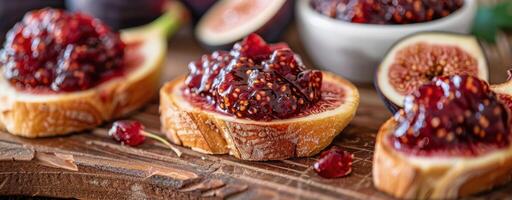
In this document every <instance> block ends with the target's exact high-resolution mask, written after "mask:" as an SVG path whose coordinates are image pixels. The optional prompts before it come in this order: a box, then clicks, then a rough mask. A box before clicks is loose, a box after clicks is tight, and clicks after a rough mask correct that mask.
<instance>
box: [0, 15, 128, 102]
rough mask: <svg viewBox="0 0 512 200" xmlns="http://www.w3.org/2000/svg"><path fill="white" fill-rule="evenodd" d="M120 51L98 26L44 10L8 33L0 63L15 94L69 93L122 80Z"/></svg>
mask: <svg viewBox="0 0 512 200" xmlns="http://www.w3.org/2000/svg"><path fill="white" fill-rule="evenodd" d="M124 50H125V44H124V43H123V42H122V41H121V39H120V37H119V34H118V33H114V32H112V31H111V30H110V29H109V27H107V26H106V25H105V24H103V23H102V22H100V21H99V20H97V19H94V18H93V17H91V16H88V15H85V14H82V13H68V12H65V11H63V10H58V9H49V8H47V9H42V10H37V11H32V12H29V13H27V14H26V15H25V17H24V18H23V20H22V21H21V22H19V23H17V24H16V25H15V26H14V27H13V28H12V29H11V30H10V31H9V33H8V34H7V38H6V42H5V44H4V48H3V50H2V52H1V54H0V63H1V64H2V65H3V75H4V77H5V78H6V79H7V80H9V81H10V83H11V84H12V85H13V86H15V87H16V88H17V89H25V90H38V91H52V92H71V91H78V90H85V89H89V88H91V87H94V86H95V85H97V84H99V83H100V82H102V81H103V80H106V79H110V78H112V77H114V76H118V75H120V74H122V72H123V67H124V61H123V57H124V54H125V52H124Z"/></svg>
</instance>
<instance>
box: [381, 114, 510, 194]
mask: <svg viewBox="0 0 512 200" xmlns="http://www.w3.org/2000/svg"><path fill="white" fill-rule="evenodd" d="M395 126H396V122H395V121H394V120H393V119H390V120H388V121H387V122H386V123H385V124H384V125H382V127H381V129H380V130H379V133H378V135H377V142H376V146H375V154H374V158H373V183H374V184H375V186H376V187H377V188H378V189H379V190H382V191H384V192H386V193H388V194H391V195H393V196H394V197H398V198H403V199H454V198H458V197H463V196H468V195H470V194H474V193H478V192H482V191H485V190H489V189H491V188H492V187H495V186H497V185H501V184H504V183H506V182H508V181H509V180H510V179H511V176H512V146H510V147H507V148H505V149H500V150H496V151H493V152H489V153H486V154H484V155H479V156H476V157H443V158H442V157H418V156H414V155H407V154H405V153H402V152H398V151H396V150H395V149H394V148H393V147H392V146H391V143H390V142H388V141H387V137H388V136H389V135H390V134H392V133H393V130H394V128H395Z"/></svg>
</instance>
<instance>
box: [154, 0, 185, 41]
mask: <svg viewBox="0 0 512 200" xmlns="http://www.w3.org/2000/svg"><path fill="white" fill-rule="evenodd" d="M184 16H185V14H184V7H183V5H181V4H179V3H177V2H175V1H173V2H170V3H168V6H167V7H166V11H165V13H163V14H162V16H160V17H158V18H157V19H156V20H154V21H153V22H151V23H150V24H148V26H149V27H151V28H152V29H154V30H156V31H157V32H159V33H160V34H161V35H162V36H166V37H167V36H171V35H172V34H173V33H174V32H176V31H177V30H178V28H179V27H180V24H181V22H182V21H183V20H184V19H185V18H184Z"/></svg>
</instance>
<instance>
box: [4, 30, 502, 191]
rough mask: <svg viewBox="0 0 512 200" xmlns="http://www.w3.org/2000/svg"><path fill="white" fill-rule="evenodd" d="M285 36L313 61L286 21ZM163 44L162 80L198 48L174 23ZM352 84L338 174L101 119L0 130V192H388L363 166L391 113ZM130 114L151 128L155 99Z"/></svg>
mask: <svg viewBox="0 0 512 200" xmlns="http://www.w3.org/2000/svg"><path fill="white" fill-rule="evenodd" d="M503 37H505V40H506V38H507V37H506V36H501V37H500V39H503ZM285 38H286V41H287V42H289V43H290V44H291V46H292V48H293V49H295V50H297V51H298V52H301V54H302V55H303V58H304V59H305V62H306V63H307V64H308V65H309V66H313V65H312V64H311V63H310V62H309V61H308V60H309V59H307V57H306V56H305V54H304V53H303V51H302V48H301V46H300V44H299V41H298V37H297V34H296V33H295V28H294V27H291V28H290V29H289V31H288V32H287V34H286V37H285ZM507 44H508V43H507ZM501 45H502V46H501V47H496V46H493V45H487V46H485V45H484V47H485V48H486V51H487V52H491V54H492V56H490V59H492V60H491V64H493V66H492V69H493V70H492V71H493V73H492V74H495V75H493V81H495V82H496V81H500V80H504V79H505V78H506V77H504V76H505V75H504V74H505V73H504V69H505V67H504V65H506V64H510V55H512V54H508V55H506V53H503V51H504V50H505V51H506V50H508V51H509V52H510V46H505V47H503V44H501ZM169 47H170V49H169V54H168V59H167V64H166V70H165V74H164V75H163V76H164V77H165V78H164V80H170V79H171V78H172V77H175V76H177V75H179V74H183V73H186V72H187V69H186V66H187V63H188V62H189V61H191V60H195V59H197V58H198V57H199V56H200V55H201V54H202V53H203V51H202V50H201V48H200V47H199V46H198V45H197V43H195V42H194V41H193V38H192V36H191V32H190V29H189V28H188V29H187V28H185V29H184V30H182V31H180V32H179V33H178V34H177V35H176V36H175V37H174V38H173V39H172V40H171V41H170V43H169ZM496 52H498V53H496ZM499 52H501V53H499ZM502 55H503V56H502ZM507 59H508V60H507ZM507 62H508V63H507ZM358 88H359V92H360V94H361V104H360V107H359V109H358V112H357V115H356V117H355V119H354V120H353V121H352V122H351V124H350V125H349V126H348V127H347V128H346V129H345V130H344V131H343V132H342V133H341V134H340V135H339V136H338V137H337V138H336V139H335V141H334V142H333V144H334V145H338V146H341V147H343V148H345V149H346V150H348V151H350V152H352V153H354V155H355V161H354V163H353V172H352V173H351V174H350V175H349V176H348V177H345V178H338V179H324V178H320V177H319V176H318V175H316V174H315V172H314V170H313V169H312V164H313V163H314V162H315V161H316V160H317V157H311V158H300V159H290V160H284V161H272V162H246V161H239V160H237V159H235V158H233V157H230V156H227V155H220V156H218V155H204V154H201V153H197V152H194V151H191V150H189V149H187V148H181V147H180V149H181V150H182V151H183V153H184V154H183V155H182V157H181V158H179V157H177V156H176V155H175V154H174V153H172V151H170V150H168V149H167V148H165V146H163V145H161V144H159V143H157V142H154V141H152V140H148V141H147V142H146V143H145V144H143V145H142V146H139V147H137V148H131V147H127V146H121V145H119V144H117V143H116V142H114V141H113V140H112V139H111V138H109V137H108V136H107V132H106V130H107V129H106V128H105V127H109V124H105V125H104V126H103V128H98V129H95V130H92V131H89V132H85V133H78V134H74V135H71V136H65V137H54V138H44V139H24V138H20V137H16V136H11V135H9V134H7V133H0V194H3V195H28V196H33V195H37V196H51V197H65V198H67V197H72V198H86V199H99V198H115V199H176V198H183V199H197V198H233V199H378V200H384V199H391V198H390V197H389V196H387V195H385V194H383V193H381V192H378V191H377V190H376V189H375V188H374V187H373V184H372V173H371V168H372V156H373V148H374V139H375V133H376V132H377V130H378V128H379V126H380V125H381V123H382V122H384V121H385V120H386V119H387V118H389V117H390V116H391V114H390V113H389V112H388V110H387V109H386V108H385V107H384V106H383V103H382V102H381V100H380V98H379V97H378V96H377V94H376V92H375V91H374V89H373V88H372V87H371V85H358ZM130 118H132V119H137V120H140V121H141V122H142V123H143V124H145V126H146V127H147V128H148V129H149V130H150V131H153V132H158V131H159V128H160V122H159V117H158V104H157V102H153V103H151V104H149V105H147V106H145V107H144V108H142V109H141V110H140V111H138V112H136V113H134V114H133V115H132V116H131V117H130ZM506 198H509V199H510V198H512V184H508V185H505V186H502V187H499V188H497V189H495V190H493V191H491V192H487V193H483V194H479V195H477V196H474V197H471V198H470V199H506Z"/></svg>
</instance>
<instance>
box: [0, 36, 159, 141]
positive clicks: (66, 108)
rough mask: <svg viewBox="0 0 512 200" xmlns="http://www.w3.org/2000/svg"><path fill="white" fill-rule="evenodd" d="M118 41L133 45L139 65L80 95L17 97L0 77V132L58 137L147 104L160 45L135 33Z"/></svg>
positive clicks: (155, 78) (153, 91) (156, 82)
mask: <svg viewBox="0 0 512 200" xmlns="http://www.w3.org/2000/svg"><path fill="white" fill-rule="evenodd" d="M121 37H122V39H123V41H125V42H126V43H127V44H130V43H132V42H133V43H137V51H138V52H137V54H135V55H136V56H141V58H142V60H141V65H140V66H137V67H136V68H135V69H133V71H130V72H129V73H128V74H127V75H125V76H122V77H119V78H115V79H112V80H109V81H107V82H105V83H102V84H100V85H98V86H96V87H94V88H91V89H88V90H85V91H78V92H70V93H58V94H34V93H28V92H20V91H17V90H16V89H14V88H13V87H12V86H11V85H10V83H8V81H7V80H5V78H3V76H1V75H0V91H2V92H1V93H0V129H3V130H6V131H8V132H9V133H11V134H14V135H19V136H23V137H29V138H36V137H46V136H55V135H64V134H69V133H72V132H78V131H82V130H87V129H91V128H94V127H96V126H98V125H100V124H102V123H103V122H105V121H108V120H111V119H114V118H118V117H121V116H124V115H126V114H127V113H130V112H132V111H134V110H136V109H137V108H139V107H141V106H142V105H144V104H145V103H147V102H148V101H149V100H151V99H152V98H153V97H154V96H155V95H156V94H157V92H158V88H159V84H160V74H161V70H162V64H163V61H164V59H165V52H166V42H165V41H164V40H163V38H162V37H147V36H144V35H141V34H121ZM137 62H138V61H137Z"/></svg>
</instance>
